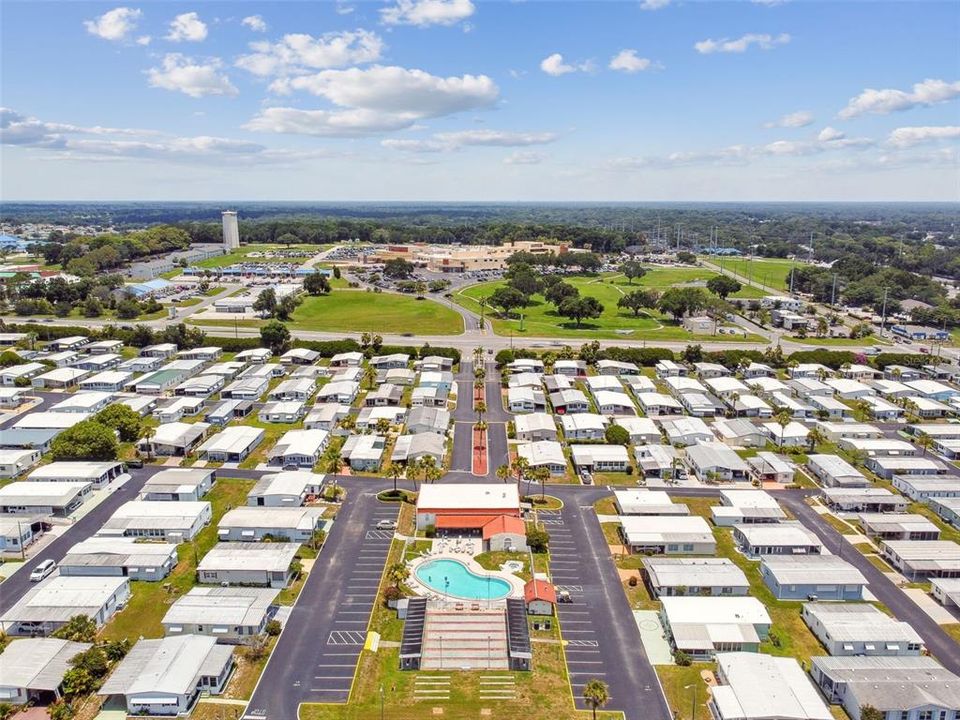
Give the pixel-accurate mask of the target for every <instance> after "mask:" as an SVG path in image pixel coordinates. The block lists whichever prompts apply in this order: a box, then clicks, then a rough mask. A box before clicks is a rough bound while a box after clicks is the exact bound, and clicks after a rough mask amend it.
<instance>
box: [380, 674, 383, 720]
mask: <svg viewBox="0 0 960 720" xmlns="http://www.w3.org/2000/svg"><path fill="white" fill-rule="evenodd" d="M380 720H383V683H380Z"/></svg>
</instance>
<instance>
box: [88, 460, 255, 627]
mask: <svg viewBox="0 0 960 720" xmlns="http://www.w3.org/2000/svg"><path fill="white" fill-rule="evenodd" d="M253 484H254V481H253V480H237V479H233V478H217V482H216V484H214V486H213V489H212V490H211V491H210V492H209V494H208V495H207V496H206V498H205V499H206V500H209V501H210V504H211V506H212V507H211V510H212V514H213V517H212V519H211V520H210V524H209V525H207V526H206V527H205V528H204V529H203V530H201V531H200V532H199V533H197V536H196V538H194V540H193V542H185V543H181V544H180V546H179V547H178V548H177V551H178V553H179V562H178V563H177V566H176V567H175V568H174V569H173V572H171V573H170V574H169V575H168V576H167V577H166V578H164V579H163V580H162V581H160V582H147V581H145V580H135V581H133V582H131V583H130V589H131V595H130V601H129V602H128V603H127V606H126V607H125V608H124V609H123V610H121V611H120V612H118V613H117V614H116V615H114V616H113V617H112V618H111V619H110V622H109V623H107V625H106V626H105V627H104V628H103V630H102V631H101V633H100V637H101V639H103V640H121V639H123V638H129V639H130V640H132V641H136V639H137V638H138V637H145V638H160V637H163V626H162V625H161V624H160V623H161V621H162V620H163V616H164V615H166V613H167V610H168V609H169V608H170V605H171V604H172V603H173V602H174V601H175V600H176V599H177V598H179V597H180V596H182V595H183V594H185V593H186V592H187V591H189V590H190V588H192V587H193V586H194V585H195V584H196V573H197V564H198V563H199V561H200V559H201V558H203V556H204V555H206V553H207V551H208V550H210V548H212V547H213V546H214V545H215V544H216V542H217V523H218V522H220V518H222V517H223V516H224V515H225V514H226V512H227V510H229V509H231V508H235V507H237V506H238V505H245V504H246V500H247V493H249V492H250V489H251V488H252V487H253Z"/></svg>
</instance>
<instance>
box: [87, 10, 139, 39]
mask: <svg viewBox="0 0 960 720" xmlns="http://www.w3.org/2000/svg"><path fill="white" fill-rule="evenodd" d="M141 15H143V13H142V12H141V11H140V10H136V9H134V8H128V7H118V8H114V9H113V10H108V11H107V12H105V13H104V14H103V15H101V16H100V17H98V18H96V19H94V20H84V22H83V25H84V27H85V28H86V29H87V32H88V33H90V34H91V35H96V36H97V37H98V38H101V39H103V40H114V41H120V40H126V39H127V38H128V37H129V36H130V34H131V33H132V32H133V31H134V30H136V28H137V22H138V21H139V20H140V17H141Z"/></svg>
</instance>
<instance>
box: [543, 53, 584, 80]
mask: <svg viewBox="0 0 960 720" xmlns="http://www.w3.org/2000/svg"><path fill="white" fill-rule="evenodd" d="M540 69H541V70H543V72H545V73H546V74H547V75H553V76H554V77H560V76H561V75H567V74H569V73H574V72H593V70H594V65H593V61H592V60H585V61H584V62H582V63H579V64H577V65H571V64H569V63H567V62H565V61H564V59H563V55H561V54H560V53H553V55H548V56H547V57H545V58H544V59H543V60H541V61H540Z"/></svg>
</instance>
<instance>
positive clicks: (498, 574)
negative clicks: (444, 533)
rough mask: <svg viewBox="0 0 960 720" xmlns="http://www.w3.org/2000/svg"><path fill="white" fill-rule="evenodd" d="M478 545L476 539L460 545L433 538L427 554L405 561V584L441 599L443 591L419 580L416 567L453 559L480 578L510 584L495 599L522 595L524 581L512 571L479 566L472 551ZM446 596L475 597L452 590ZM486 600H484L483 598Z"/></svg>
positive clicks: (424, 594)
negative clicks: (459, 594) (435, 561)
mask: <svg viewBox="0 0 960 720" xmlns="http://www.w3.org/2000/svg"><path fill="white" fill-rule="evenodd" d="M477 545H479V542H478V541H473V542H471V541H469V540H468V541H464V542H461V543H460V545H457V544H456V542H455V541H449V540H434V541H433V547H432V549H431V550H430V554H429V555H421V556H420V557H418V558H414V559H413V560H411V561H410V562H409V563H407V566H408V568H409V569H410V577H409V578H408V579H407V583H406V584H407V585H408V586H409V587H410V589H411V590H413V591H414V592H415V593H417V594H418V595H422V596H425V597H429V598H432V599H438V600H439V599H443V597H444V593H443V592H442V591H438V590H436V589H434V588H432V587H430V586H429V585H427V584H426V583H423V582H421V581H420V580H419V579H418V578H417V569H418V568H420V567H421V566H422V565H425V564H426V563H428V562H432V561H434V560H454V561H456V562H459V563H460V564H462V565H464V566H465V567H466V568H467V570H469V571H470V572H471V573H473V574H474V575H477V576H479V577H482V578H487V577H490V578H495V579H498V580H503V581H504V582H506V583H507V584H508V585H509V586H510V591H509V592H508V593H507V594H506V595H505V596H504V597H502V598H496V600H504V599H506V598H508V597H521V598H522V597H523V586H524V584H525V583H524V582H523V580H521V579H520V578H518V577H517V576H516V575H513V574H512V573H508V572H503V571H502V570H486V569H484V568H482V567H480V564H479V563H477V561H476V560H474V559H473V553H474V552H475V551H476V550H478V549H479V548H477V547H475V546H477ZM447 596H448V597H449V598H450V599H451V600H458V599H459V600H461V601H476V598H469V597H463V598H460V597H459V596H457V595H455V594H454V593H452V592H449V593H447ZM484 602H486V600H484Z"/></svg>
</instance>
